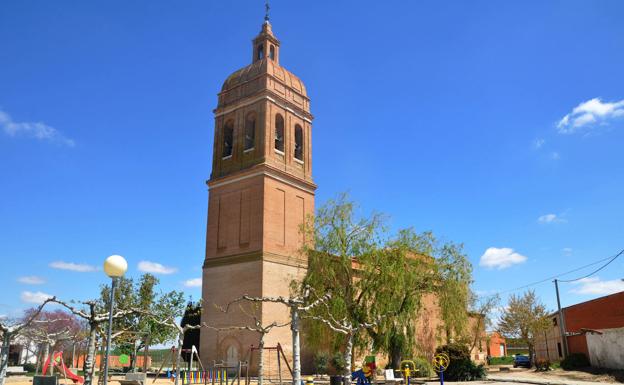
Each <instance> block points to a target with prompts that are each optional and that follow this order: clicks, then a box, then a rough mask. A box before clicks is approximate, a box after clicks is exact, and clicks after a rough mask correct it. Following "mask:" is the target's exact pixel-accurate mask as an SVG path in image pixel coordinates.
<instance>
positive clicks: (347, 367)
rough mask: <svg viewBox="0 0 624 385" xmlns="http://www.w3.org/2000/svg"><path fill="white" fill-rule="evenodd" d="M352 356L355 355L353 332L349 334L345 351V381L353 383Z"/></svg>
mask: <svg viewBox="0 0 624 385" xmlns="http://www.w3.org/2000/svg"><path fill="white" fill-rule="evenodd" d="M351 357H353V333H349V334H347V346H346V347H345V351H344V360H345V369H344V372H343V375H342V377H343V382H344V383H345V384H350V383H351Z"/></svg>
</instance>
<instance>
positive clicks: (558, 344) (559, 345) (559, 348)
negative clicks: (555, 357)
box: [557, 342, 563, 357]
mask: <svg viewBox="0 0 624 385" xmlns="http://www.w3.org/2000/svg"><path fill="white" fill-rule="evenodd" d="M557 353H559V357H563V354H562V353H561V342H557Z"/></svg>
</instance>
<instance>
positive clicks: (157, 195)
mask: <svg viewBox="0 0 624 385" xmlns="http://www.w3.org/2000/svg"><path fill="white" fill-rule="evenodd" d="M623 16H624V3H622V2H621V1H600V2H591V1H517V2H511V1H507V2H497V1H471V2H465V1H455V2H450V1H426V2H425V1H404V2H399V1H392V2H379V1H375V2H372V1H371V2H361V1H340V2H334V1H314V2H312V1H309V2H287V1H283V0H282V1H272V15H271V18H272V23H273V30H274V32H275V33H276V34H277V36H278V38H279V39H280V40H281V42H282V50H281V64H282V65H284V66H285V67H286V68H288V69H289V70H291V71H293V72H294V73H295V74H297V75H298V76H300V77H301V78H302V79H303V81H304V82H305V84H306V86H307V88H308V92H309V96H310V97H311V101H312V104H311V105H312V112H313V114H314V115H315V118H316V119H315V121H314V127H313V146H314V148H313V156H314V177H315V181H316V183H317V184H318V186H319V189H318V191H317V204H320V203H322V202H324V201H325V200H326V199H328V198H330V197H333V196H335V195H336V194H337V193H339V192H342V191H349V192H350V193H351V195H352V197H353V198H354V199H355V200H357V201H358V202H359V203H360V204H361V206H362V209H363V210H364V211H369V210H378V211H382V212H385V213H387V214H389V215H390V216H391V224H392V226H393V227H394V228H400V227H406V226H413V227H414V228H416V229H417V230H419V231H424V230H433V231H434V232H435V233H436V234H437V235H439V236H441V237H443V238H445V239H448V240H453V241H456V242H463V243H464V244H465V247H466V251H467V253H468V255H469V257H470V260H471V261H472V263H473V264H474V277H475V284H474V288H475V289H476V290H477V291H478V292H480V293H493V292H496V291H501V290H507V289H511V288H514V287H517V286H521V285H524V284H527V283H529V282H532V281H536V280H539V279H541V278H544V277H548V276H551V275H554V274H556V273H559V272H563V271H566V270H569V269H572V268H575V267H577V266H582V265H584V264H587V263H590V262H593V261H595V260H598V259H602V258H605V257H608V256H610V255H613V254H615V253H616V252H618V251H619V250H620V249H622V248H624V237H622V235H623V233H624V225H623V224H622V217H623V216H624V199H623V198H622V197H623V196H624V178H623V175H624V160H622V155H621V152H622V143H624V101H623V100H624V76H622V68H624V23H622V22H621V21H622V17H623ZM262 17H263V2H262V1H260V0H256V1H250V0H240V1H219V2H217V1H185V2H176V3H173V2H169V1H142V2H140V1H135V2H127V1H107V2H69V1H55V2H48V1H13V2H6V1H5V2H2V3H0V46H1V47H2V48H1V49H0V111H1V112H0V176H1V184H0V186H1V188H0V261H1V263H2V265H1V267H0V281H1V282H2V291H1V293H0V315H2V314H5V315H6V314H8V315H14V314H17V313H18V312H19V311H20V310H21V309H23V308H25V307H28V306H32V304H33V303H32V302H33V301H36V300H37V298H38V297H40V296H41V295H42V294H55V295H59V296H60V297H62V298H66V299H68V298H69V299H87V298H92V297H94V296H96V295H97V293H98V290H99V289H98V286H99V285H100V284H103V283H105V282H106V281H107V279H106V277H105V276H104V274H103V272H102V271H101V270H98V269H99V266H100V265H101V263H102V261H103V260H104V258H106V256H108V255H110V254H114V253H118V254H122V255H124V256H125V257H126V258H127V260H128V261H129V265H130V269H129V273H128V274H129V275H130V276H134V277H136V276H138V275H140V274H141V271H140V270H141V269H140V267H142V269H143V270H148V271H156V272H159V273H158V276H159V278H160V279H161V282H162V288H163V289H165V290H170V289H177V290H184V291H185V292H186V293H187V294H188V295H189V296H193V297H194V298H195V299H197V298H199V296H200V290H199V288H198V287H196V286H192V285H191V287H188V286H189V284H192V283H195V284H196V283H197V280H195V281H191V282H187V281H189V280H193V279H197V278H199V277H200V276H201V264H202V260H203V254H204V241H205V226H206V209H207V190H206V186H205V184H204V181H205V180H206V179H207V178H208V176H209V172H210V163H211V152H212V134H213V117H212V109H213V108H214V107H215V105H216V94H217V92H218V91H219V90H220V87H221V84H222V82H223V80H224V79H225V78H226V77H227V76H228V75H229V74H230V73H231V72H233V71H235V70H236V69H238V68H240V67H243V66H245V65H247V64H248V63H249V60H250V57H251V44H250V41H251V39H252V38H253V37H254V36H255V35H256V34H257V33H258V31H259V29H260V26H261V22H262ZM141 262H144V263H143V264H141ZM158 264H160V265H158ZM623 267H624V258H621V260H617V261H616V262H614V263H613V264H612V265H610V266H609V267H608V268H607V269H605V270H603V271H601V272H600V273H599V274H598V275H597V276H594V277H592V279H591V280H588V281H585V282H581V283H576V284H565V285H563V286H562V301H563V304H566V305H567V304H573V303H577V302H580V301H584V300H587V299H591V298H594V297H596V296H600V295H603V294H606V293H609V292H613V291H615V290H624V283H623V282H621V281H620V279H622V278H624V271H623ZM590 270H591V269H586V270H583V271H581V272H579V273H578V274H582V273H585V272H589V271H590ZM574 276H575V275H574V274H572V275H570V276H566V277H564V278H573V277H574ZM535 289H536V290H537V292H538V294H539V295H540V296H541V298H542V300H543V301H544V303H546V305H547V306H548V307H549V308H551V309H553V308H554V307H555V299H554V290H553V286H552V284H551V283H549V282H548V283H544V284H541V285H538V286H536V287H535Z"/></svg>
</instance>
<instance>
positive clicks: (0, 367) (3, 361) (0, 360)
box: [0, 331, 11, 385]
mask: <svg viewBox="0 0 624 385" xmlns="http://www.w3.org/2000/svg"><path fill="white" fill-rule="evenodd" d="M10 344H11V334H10V333H9V332H8V331H7V332H4V336H3V337H2V349H1V350H2V351H1V352H0V385H4V380H5V379H6V373H7V366H8V365H9V346H10Z"/></svg>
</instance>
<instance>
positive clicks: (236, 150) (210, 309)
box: [200, 16, 486, 373]
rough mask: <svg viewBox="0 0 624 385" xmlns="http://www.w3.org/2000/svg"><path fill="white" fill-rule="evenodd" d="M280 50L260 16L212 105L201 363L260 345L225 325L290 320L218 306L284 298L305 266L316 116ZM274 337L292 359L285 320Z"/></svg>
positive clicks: (429, 306) (477, 350) (423, 333)
mask: <svg viewBox="0 0 624 385" xmlns="http://www.w3.org/2000/svg"><path fill="white" fill-rule="evenodd" d="M280 50H281V47H280V42H279V40H278V39H277V37H276V36H275V34H274V33H273V31H272V26H271V23H270V22H269V19H268V16H267V17H265V21H264V23H263V24H262V29H261V31H260V33H259V34H258V35H257V36H256V37H255V38H254V39H253V41H252V47H251V50H250V52H251V63H250V64H249V65H247V66H246V67H244V68H242V69H239V70H238V71H236V72H234V73H232V74H231V75H230V76H229V77H228V78H227V79H226V80H225V82H224V83H223V87H222V88H221V91H220V92H219V94H218V104H217V107H216V109H215V110H214V114H215V123H214V148H213V160H212V173H211V176H210V179H209V180H208V182H207V184H208V189H209V198H208V220H207V231H206V256H205V260H204V264H203V275H202V282H203V283H202V285H203V287H202V299H203V311H202V323H205V324H207V325H210V326H213V327H215V328H219V329H220V330H214V329H210V328H202V330H201V337H200V355H201V358H202V361H204V362H206V363H212V362H213V361H216V362H220V361H223V362H224V363H226V364H227V365H228V366H236V365H238V362H239V361H240V360H243V361H245V360H248V359H249V354H250V348H251V347H252V346H256V347H257V346H258V342H259V333H256V332H251V331H245V330H224V328H227V327H231V326H246V325H253V324H255V323H256V322H258V323H261V324H262V325H265V326H266V325H269V324H271V323H273V322H275V323H277V324H286V323H287V322H288V321H289V320H290V316H289V311H288V309H287V308H286V307H285V306H284V305H282V304H275V303H253V304H250V303H240V304H236V305H235V306H232V307H231V308H230V309H229V311H228V312H227V313H226V312H224V311H223V310H224V309H222V308H220V307H225V306H227V305H228V304H229V303H231V302H232V301H233V300H235V299H237V298H240V297H241V296H242V295H245V294H246V295H249V296H253V297H261V296H284V297H287V296H289V294H290V285H291V282H292V281H293V280H301V279H302V278H303V277H304V276H305V274H306V268H307V258H306V257H304V256H302V255H301V254H300V248H301V245H302V242H303V239H302V234H301V232H300V226H301V225H302V223H303V222H304V220H305V218H306V217H307V216H308V215H313V214H314V192H315V190H316V185H315V184H314V181H313V179H312V137H311V136H312V120H313V116H312V114H311V113H310V99H309V98H308V96H307V93H306V88H305V86H304V85H303V82H302V81H301V80H300V79H299V78H298V77H297V76H295V75H294V74H293V73H291V72H289V71H288V70H286V69H285V68H284V67H282V66H281V65H280ZM245 302H246V301H245ZM423 306H424V309H423V311H422V313H421V315H420V316H419V318H418V321H417V325H416V329H417V335H418V341H419V345H420V346H421V347H424V348H425V350H426V351H427V352H433V350H434V349H435V347H436V346H437V345H438V344H439V342H440V341H439V338H438V337H439V332H438V331H439V330H440V328H441V327H442V321H441V316H440V309H439V307H438V305H437V300H436V298H435V296H433V295H426V296H425V297H424V298H423ZM476 319H477V318H472V320H471V323H473V322H474V321H475V320H476ZM477 325H478V324H477ZM479 334H480V333H479ZM484 336H485V330H483V338H484ZM302 337H305V336H302ZM479 338H481V337H479ZM277 344H281V346H282V347H283V350H284V353H285V356H286V357H287V359H288V360H289V361H290V360H291V358H292V345H291V331H290V328H289V327H288V326H285V327H281V328H273V329H272V330H271V332H270V333H269V334H267V336H266V337H265V346H277ZM484 349H485V345H483V346H482V348H481V343H480V344H479V346H478V347H477V346H476V345H475V346H473V351H472V352H471V354H472V357H473V359H475V360H477V361H482V360H484V358H485V354H486V353H485V350H484ZM380 358H381V357H380ZM301 359H302V369H303V372H304V373H310V371H311V370H312V368H311V364H312V352H306V350H305V341H304V340H302V358H301ZM382 360H383V359H382ZM267 369H269V370H271V369H270V368H267ZM253 370H254V368H253V367H252V371H253Z"/></svg>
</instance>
